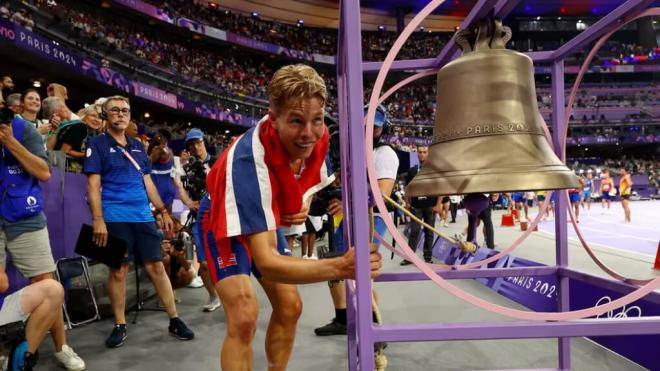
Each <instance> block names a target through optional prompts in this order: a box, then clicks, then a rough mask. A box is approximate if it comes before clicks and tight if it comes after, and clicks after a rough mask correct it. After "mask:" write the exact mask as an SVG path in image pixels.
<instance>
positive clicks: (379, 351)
mask: <svg viewBox="0 0 660 371" xmlns="http://www.w3.org/2000/svg"><path fill="white" fill-rule="evenodd" d="M374 230H375V228H374V209H373V208H371V207H370V208H369V242H371V241H373V238H374ZM373 284H374V281H373V280H371V285H372V290H371V306H372V307H373V311H374V314H375V315H376V323H377V324H378V325H382V324H383V317H382V316H381V314H380V308H379V307H378V303H377V302H376V295H375V294H374V290H373ZM374 357H375V359H374V361H375V367H376V368H375V371H385V368H387V357H385V343H376V352H375V354H374Z"/></svg>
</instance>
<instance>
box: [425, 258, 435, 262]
mask: <svg viewBox="0 0 660 371" xmlns="http://www.w3.org/2000/svg"><path fill="white" fill-rule="evenodd" d="M424 261H425V262H427V263H433V258H424Z"/></svg>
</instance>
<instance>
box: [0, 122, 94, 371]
mask: <svg viewBox="0 0 660 371" xmlns="http://www.w3.org/2000/svg"><path fill="white" fill-rule="evenodd" d="M11 116H13V114H12V115H11ZM11 116H10V115H9V114H8V113H7V112H6V111H5V112H3V113H2V115H0V117H3V118H7V119H6V120H5V119H0V144H1V146H0V195H2V196H1V197H0V265H2V266H4V265H5V259H4V256H5V254H6V253H8V254H9V255H10V256H11V258H12V261H13V263H14V266H15V267H16V269H18V271H19V272H20V273H21V274H22V275H23V276H24V277H27V278H29V279H30V281H31V282H33V283H34V282H39V281H43V280H47V279H52V278H53V277H54V275H53V272H54V271H55V263H54V261H53V254H52V252H51V249H50V241H49V239H48V229H47V228H46V215H45V214H44V212H43V207H44V200H43V197H42V195H41V187H40V185H39V181H46V180H48V179H49V178H50V169H49V167H48V162H47V159H48V157H47V155H46V150H45V148H44V146H43V141H42V138H41V135H40V134H39V132H38V131H37V129H36V128H35V127H34V125H32V124H31V123H29V122H27V121H25V120H24V119H22V118H14V119H11V118H9V117H11ZM2 121H4V122H2ZM51 335H52V337H53V341H54V343H55V359H56V361H57V363H58V364H59V365H60V366H63V367H65V368H66V369H67V370H70V371H81V370H84V369H85V362H84V361H83V360H82V359H81V358H80V357H79V356H78V355H77V354H76V352H74V351H73V349H72V348H71V347H69V346H68V345H67V344H66V334H65V332H64V318H63V317H62V314H61V313H59V315H58V316H56V319H55V323H54V324H53V325H52V328H51Z"/></svg>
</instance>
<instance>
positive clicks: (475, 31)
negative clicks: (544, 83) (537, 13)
mask: <svg viewBox="0 0 660 371" xmlns="http://www.w3.org/2000/svg"><path fill="white" fill-rule="evenodd" d="M510 39H511V29H509V28H508V27H505V26H503V25H502V22H501V21H500V20H489V21H482V22H480V23H478V24H477V26H476V27H473V28H470V29H465V30H461V31H459V32H458V33H457V34H456V42H457V43H458V45H459V46H460V47H461V49H462V50H463V54H462V55H461V56H460V57H459V58H457V59H455V60H453V61H451V62H450V63H448V64H447V65H445V66H444V67H443V68H442V69H440V71H438V75H437V76H438V78H437V81H438V82H437V84H438V88H437V106H436V107H437V108H436V113H435V128H434V130H433V142H432V144H431V146H430V148H429V157H428V159H427V161H426V163H425V164H424V166H423V167H422V168H421V170H420V172H419V173H418V174H417V176H416V177H415V178H414V179H413V180H412V182H410V184H409V185H408V187H407V189H406V195H407V196H423V195H454V194H465V193H475V192H483V193H489V192H506V191H532V190H551V189H562V188H578V187H579V182H578V179H577V176H576V175H575V174H573V172H572V171H571V170H569V169H568V168H567V167H566V166H565V165H564V164H563V163H562V162H561V161H560V160H559V158H558V157H557V156H556V155H555V153H554V152H553V151H552V148H551V147H550V144H549V143H548V140H547V139H546V137H545V135H544V132H543V127H542V125H543V122H542V120H543V118H542V116H541V114H540V112H539V110H538V106H537V102H536V88H535V85H534V69H533V68H534V67H533V64H532V60H531V59H530V58H529V57H528V56H526V55H524V54H522V53H518V52H515V51H512V50H508V49H505V45H506V43H507V42H508V41H509V40H510Z"/></svg>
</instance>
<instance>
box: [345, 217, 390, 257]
mask: <svg viewBox="0 0 660 371" xmlns="http://www.w3.org/2000/svg"><path fill="white" fill-rule="evenodd" d="M374 230H375V232H376V233H378V234H379V235H381V236H382V237H385V232H387V225H385V221H384V220H383V218H382V217H381V216H380V215H374ZM334 242H335V251H337V252H342V253H344V252H346V248H345V247H344V223H341V224H340V225H339V228H337V229H336V230H335V238H334ZM372 243H373V244H374V245H376V247H379V246H380V240H378V239H377V238H375V237H374V239H373V241H372Z"/></svg>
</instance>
